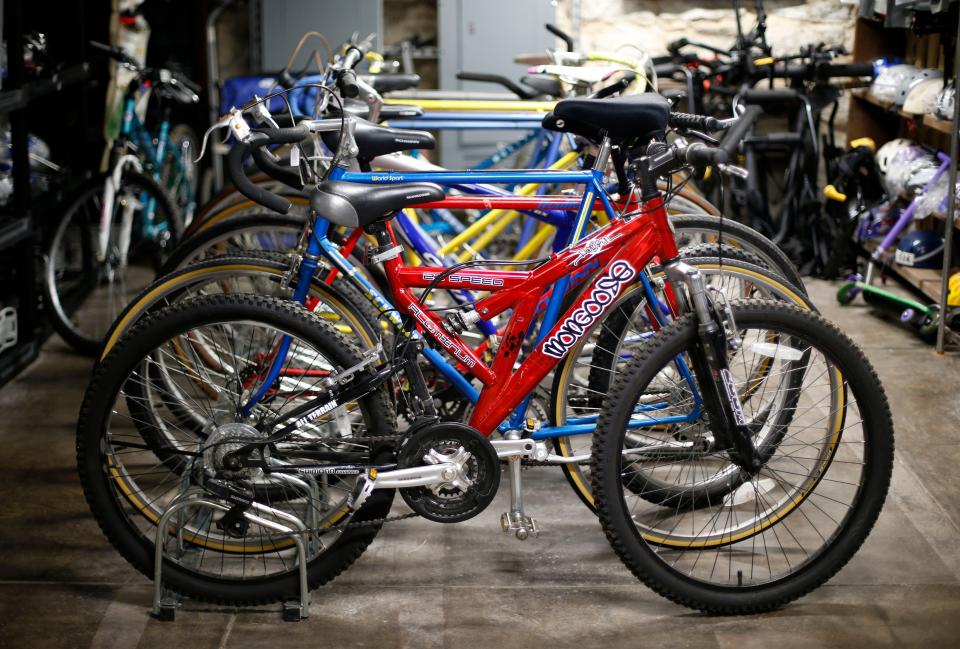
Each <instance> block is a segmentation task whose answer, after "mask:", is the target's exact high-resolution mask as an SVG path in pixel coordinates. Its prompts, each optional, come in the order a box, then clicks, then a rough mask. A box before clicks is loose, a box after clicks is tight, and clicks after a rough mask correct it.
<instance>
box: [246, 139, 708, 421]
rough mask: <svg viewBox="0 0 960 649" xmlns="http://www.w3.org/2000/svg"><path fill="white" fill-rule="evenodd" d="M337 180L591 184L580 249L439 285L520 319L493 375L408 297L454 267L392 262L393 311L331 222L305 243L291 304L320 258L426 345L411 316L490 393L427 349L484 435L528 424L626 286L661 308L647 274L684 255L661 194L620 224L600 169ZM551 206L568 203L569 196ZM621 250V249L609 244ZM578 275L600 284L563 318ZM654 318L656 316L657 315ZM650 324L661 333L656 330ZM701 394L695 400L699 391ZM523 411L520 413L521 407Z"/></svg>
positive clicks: (582, 211) (276, 368)
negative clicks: (653, 265)
mask: <svg viewBox="0 0 960 649" xmlns="http://www.w3.org/2000/svg"><path fill="white" fill-rule="evenodd" d="M607 148H608V147H607ZM605 158H606V155H605V154H604V153H603V152H601V155H600V156H598V161H600V160H603V163H602V164H598V165H597V167H600V168H602V166H603V165H605ZM331 177H334V178H336V179H339V180H344V181H347V180H351V181H354V182H360V181H362V180H367V181H372V182H374V183H386V184H392V183H402V182H416V181H427V180H430V181H433V182H437V181H440V182H442V183H447V184H451V183H464V182H504V183H506V182H522V181H533V182H544V183H578V184H584V185H586V190H585V191H584V194H583V196H582V198H581V199H580V205H579V208H578V211H577V216H576V222H575V225H574V229H573V232H574V235H575V240H576V241H578V242H579V243H576V244H575V245H572V246H570V247H568V248H566V249H564V250H562V251H560V252H559V253H554V255H552V256H551V259H550V260H549V261H547V262H545V263H544V264H542V265H541V266H539V267H538V268H537V269H536V270H533V271H461V272H457V273H454V274H452V275H449V276H448V277H446V278H444V279H442V280H440V281H439V282H438V283H437V285H436V288H440V289H451V290H470V289H473V290H476V289H478V288H481V289H482V290H485V291H489V292H490V293H491V294H490V295H489V296H487V297H485V298H483V299H481V300H479V301H478V302H477V303H476V304H475V305H474V307H475V308H476V310H477V312H478V313H479V314H481V316H482V318H483V319H489V318H493V317H495V316H497V315H499V314H501V313H503V312H505V311H507V310H512V311H513V314H512V316H511V318H510V320H509V323H508V324H507V326H506V330H505V331H504V334H503V342H502V343H501V345H500V346H499V349H498V351H497V354H496V356H495V357H494V360H493V363H492V365H491V366H489V367H488V366H487V365H486V364H485V363H484V362H483V361H482V360H481V359H480V358H479V356H478V355H477V353H476V351H475V350H473V349H471V348H470V347H469V346H468V345H467V344H466V343H465V342H464V341H463V340H462V339H461V338H460V337H459V336H455V335H451V334H449V333H448V332H447V331H446V330H445V328H444V326H443V324H442V323H441V320H440V319H439V318H438V317H437V316H436V315H434V314H432V313H430V312H428V311H426V310H424V309H422V308H421V305H420V303H419V301H418V300H417V299H416V297H415V296H414V295H413V293H412V292H411V289H413V288H418V287H420V288H422V287H426V286H428V285H430V284H431V282H433V281H434V280H435V279H436V278H437V277H438V275H440V274H441V273H444V272H445V271H447V270H448V269H447V268H444V267H432V266H431V267H426V266H416V267H409V266H404V265H403V264H402V263H401V262H400V261H399V259H397V258H396V257H394V258H393V259H390V260H389V261H387V262H386V264H385V266H386V270H387V274H388V278H389V281H390V284H391V287H392V288H393V291H394V294H395V295H396V296H397V299H398V302H399V305H398V306H394V305H393V304H391V303H390V302H389V301H388V300H387V299H386V298H385V297H384V296H383V295H382V294H380V293H379V291H377V289H376V288H375V287H374V286H373V285H372V284H371V283H370V282H369V281H368V280H366V279H365V278H364V277H363V276H362V274H360V273H359V272H358V271H357V270H356V268H354V267H353V266H352V264H350V262H349V261H348V260H347V258H346V257H345V256H344V255H343V254H341V251H340V248H339V247H338V246H337V244H334V243H333V242H332V241H330V240H329V239H328V238H327V233H328V231H329V227H330V223H329V222H328V221H326V220H324V219H322V218H317V219H316V221H315V223H314V226H313V229H312V231H311V233H310V237H309V240H308V243H307V250H306V254H305V255H304V257H303V260H302V262H301V266H300V271H299V272H300V274H299V277H298V279H297V286H296V288H295V290H294V295H293V299H295V300H297V301H299V302H303V301H304V300H305V298H306V295H307V290H308V288H309V282H310V277H312V275H313V273H314V271H315V270H316V267H317V266H318V258H319V257H321V256H322V257H324V258H326V259H327V260H328V261H329V262H330V263H331V264H332V265H333V267H334V268H335V269H337V271H338V272H340V273H343V274H344V275H345V276H346V277H347V278H348V279H349V281H351V282H352V283H354V284H355V285H356V286H357V288H358V289H360V290H361V291H362V293H363V294H364V295H365V296H366V297H367V299H368V300H370V302H371V303H372V304H374V305H375V306H376V307H377V309H378V310H379V311H380V313H381V314H382V315H383V316H384V317H385V318H386V319H387V320H388V321H389V322H390V323H391V324H393V325H394V327H395V328H396V329H397V330H398V331H399V332H402V334H403V335H406V336H408V337H409V338H410V339H411V340H420V339H421V338H422V335H421V334H420V333H419V332H418V331H410V330H408V329H407V328H405V327H404V322H403V318H402V317H401V315H400V313H401V312H403V313H406V314H408V315H411V316H413V317H414V318H415V319H416V320H417V322H418V324H419V326H420V328H421V329H422V330H423V331H424V332H426V334H427V335H429V336H430V337H431V338H432V339H433V340H434V341H436V342H437V344H438V345H439V346H440V347H442V348H443V349H445V350H446V351H447V352H449V353H450V354H451V355H452V356H453V357H454V358H456V359H457V361H458V362H459V364H460V365H462V366H464V367H466V369H467V370H468V371H470V372H471V373H472V374H473V375H474V376H475V377H476V378H477V379H479V381H480V382H481V383H482V384H483V388H482V389H481V390H480V391H479V392H478V391H477V390H476V389H475V388H474V387H473V385H472V384H471V383H470V382H469V381H468V380H467V379H466V378H465V377H464V376H463V375H462V374H461V372H460V371H459V370H458V369H457V368H456V367H455V366H454V365H452V364H451V363H449V362H448V361H447V360H446V359H445V358H444V357H443V356H442V355H441V354H440V353H439V352H437V351H436V350H434V349H431V348H429V347H424V348H423V349H422V354H423V355H424V356H425V357H426V358H427V360H429V361H430V362H431V364H433V365H434V366H435V367H436V369H437V370H438V371H439V372H440V373H441V374H442V375H443V376H444V377H446V378H447V379H448V380H450V381H451V384H452V385H453V386H454V387H456V388H457V389H458V390H459V391H460V392H461V393H462V394H464V396H465V397H467V398H468V399H470V400H471V401H474V402H475V403H476V404H477V407H476V408H475V410H474V415H473V417H472V419H471V422H470V423H471V425H473V426H474V427H475V428H477V429H478V430H480V431H481V432H482V433H483V434H485V435H490V434H491V433H492V432H493V431H494V430H497V429H499V430H501V431H505V430H510V429H516V428H518V427H519V425H520V424H521V423H522V421H523V415H524V412H525V410H526V408H525V403H526V400H527V399H528V398H529V396H528V395H529V394H530V393H531V392H532V391H533V390H534V389H535V387H536V385H537V384H538V383H539V382H540V381H541V380H543V378H544V377H545V376H546V375H547V374H548V373H549V372H550V371H551V370H552V369H553V368H554V367H555V366H556V365H557V364H558V363H559V362H560V361H561V360H562V359H563V358H564V356H565V352H566V351H568V350H569V349H570V347H572V346H573V345H574V344H575V343H576V341H577V340H579V338H580V337H581V336H582V334H583V333H584V332H585V330H586V329H587V328H588V327H589V325H590V324H592V323H593V322H596V321H597V320H599V319H601V318H602V317H603V316H604V315H605V313H606V311H607V309H608V308H609V307H610V305H612V304H613V303H614V302H615V301H616V298H617V296H618V295H619V294H620V292H621V290H622V289H623V288H625V287H626V286H629V285H632V284H633V283H634V281H635V280H636V279H638V278H639V279H640V281H641V282H642V283H643V285H644V290H645V291H646V292H647V297H648V299H649V300H651V303H656V301H657V299H658V298H657V296H656V295H655V294H654V292H653V287H652V286H651V285H650V283H649V282H648V281H647V279H646V277H645V276H644V274H643V273H642V270H643V269H644V267H645V266H646V265H647V264H648V263H649V262H650V261H651V260H652V259H654V258H659V259H661V260H667V259H673V258H674V257H676V255H677V254H678V253H677V248H676V243H675V241H674V239H673V234H672V230H671V229H670V225H669V221H668V218H667V213H666V209H665V207H664V204H663V200H662V197H661V196H657V197H656V198H654V199H651V200H649V201H647V202H645V203H643V204H642V205H641V206H640V211H639V213H640V214H646V215H647V217H646V218H631V219H618V218H616V217H617V215H616V213H615V212H614V209H613V206H612V205H611V203H610V200H609V198H608V197H607V195H606V193H605V191H604V190H603V187H602V177H603V176H602V172H601V171H600V169H599V168H596V167H595V168H594V169H591V170H587V171H570V172H545V171H537V170H533V171H494V172H432V173H411V174H402V175H401V174H382V173H365V172H359V173H358V172H348V171H344V170H342V169H337V170H335V171H334V172H333V173H332V174H331ZM550 198H551V197H544V199H542V200H545V201H549V200H550ZM552 198H556V199H558V200H563V199H567V197H552ZM597 199H599V201H600V203H601V204H602V206H603V208H604V210H605V211H606V212H607V214H608V216H610V217H611V218H612V219H614V220H613V221H612V223H611V224H610V225H609V226H608V227H606V228H604V229H603V230H598V231H597V232H594V233H593V234H592V235H591V236H590V237H587V238H586V239H583V237H582V234H583V230H584V228H585V225H586V222H587V220H588V218H589V216H590V214H591V213H592V212H593V210H594V207H595V204H594V203H595V200H597ZM567 200H569V199H567ZM564 207H566V205H564ZM384 236H388V237H389V239H390V241H393V242H395V239H394V238H393V234H392V230H391V229H390V228H389V226H385V228H384ZM581 239H582V240H581ZM614 242H616V244H615V245H611V244H613V243H614ZM621 242H622V243H621ZM584 262H586V263H584ZM577 273H580V274H582V275H590V274H593V279H592V281H591V282H590V284H589V285H588V286H587V287H586V288H585V290H584V291H583V292H582V293H581V295H580V297H579V298H578V299H577V300H576V301H575V302H574V303H573V304H572V305H571V306H570V307H569V308H568V309H567V311H566V312H565V313H564V314H563V317H562V319H561V318H560V317H559V316H560V308H561V303H562V300H563V297H564V295H565V293H566V288H567V286H568V284H569V282H570V281H571V277H572V276H573V275H574V274H577ZM551 287H552V288H551ZM548 289H549V298H548V301H547V306H546V309H545V311H544V314H543V319H542V321H541V324H540V329H539V334H538V337H537V340H536V344H535V348H534V349H533V351H532V352H531V353H530V354H529V355H528V356H527V357H526V358H525V359H524V361H523V363H522V364H521V365H520V366H519V368H517V370H516V371H513V367H514V364H515V363H516V361H517V358H518V356H519V354H520V351H521V349H522V347H523V345H522V343H523V341H524V340H525V339H526V335H527V332H528V331H529V330H530V329H531V328H532V326H533V324H534V321H535V319H536V316H537V314H538V311H539V309H538V305H539V304H540V303H541V300H542V297H543V296H544V295H545V294H546V293H547V291H548ZM666 296H667V306H668V308H669V310H670V312H671V313H673V314H676V313H677V310H678V309H677V306H676V302H675V300H674V297H673V293H672V290H671V289H669V288H668V289H667V291H666ZM655 317H659V316H658V315H657V314H655ZM653 324H654V326H657V325H658V324H659V323H653ZM288 346H289V339H284V340H282V341H281V343H280V346H279V348H278V351H277V355H276V356H275V359H274V362H273V364H272V366H271V368H270V371H269V372H268V374H267V378H266V380H265V381H264V383H263V386H262V387H261V388H260V390H259V391H258V392H257V393H256V394H255V395H254V396H253V397H252V398H251V400H250V402H248V403H247V404H246V405H245V406H244V411H247V412H249V411H250V410H251V409H252V408H253V406H254V404H255V403H256V402H257V401H258V400H259V399H260V398H262V397H263V396H264V395H265V394H266V392H267V390H268V387H269V385H271V384H272V383H273V381H274V380H276V378H277V377H278V376H279V373H280V368H281V366H282V361H283V359H284V358H285V356H286V353H287V349H288ZM678 368H679V370H680V371H681V373H682V375H683V376H685V377H687V378H688V380H689V381H690V383H691V388H692V389H693V381H692V377H691V375H690V372H689V370H688V369H687V368H686V367H685V365H683V361H682V360H679V361H678ZM694 393H695V394H696V391H695V389H694ZM699 405H700V404H699V400H698V401H697V402H696V403H695V408H694V410H693V412H691V414H690V415H686V416H682V417H680V416H678V417H672V418H671V417H666V418H662V420H656V421H657V422H658V423H662V424H667V423H677V422H679V421H689V420H691V418H695V417H696V416H698V414H699ZM518 406H522V407H520V408H518ZM658 407H663V406H662V405H659V404H652V405H650V406H645V407H644V408H647V409H649V410H650V411H655V410H657V409H658ZM511 411H513V416H512V417H509V420H508V416H509V415H510V413H511ZM651 421H652V420H651V419H646V420H643V421H638V422H636V426H638V427H639V426H640V425H641V424H642V425H644V426H649V425H651ZM594 427H595V422H594V421H592V420H587V419H584V420H582V421H581V420H577V421H576V422H574V423H571V424H568V425H564V426H556V427H544V428H541V429H540V430H538V431H536V432H534V433H533V438H534V439H548V438H554V437H565V436H568V435H576V434H589V433H591V432H592V431H593V429H594Z"/></svg>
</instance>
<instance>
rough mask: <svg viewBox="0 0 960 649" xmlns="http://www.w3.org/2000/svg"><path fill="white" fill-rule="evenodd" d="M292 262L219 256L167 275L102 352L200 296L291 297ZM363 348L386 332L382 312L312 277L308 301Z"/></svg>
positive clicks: (140, 299)
mask: <svg viewBox="0 0 960 649" xmlns="http://www.w3.org/2000/svg"><path fill="white" fill-rule="evenodd" d="M289 270H290V261H289V259H288V258H286V257H283V256H281V255H275V254H271V253H263V252H261V253H258V252H255V251H251V252H248V253H245V254H244V255H243V256H229V257H216V258H213V259H209V260H206V261H202V262H198V263H195V264H191V265H189V266H186V267H185V268H181V269H179V270H176V271H174V272H172V273H170V274H168V275H164V276H163V277H161V278H160V279H158V280H157V281H155V282H154V283H153V284H151V285H150V286H148V287H147V288H145V289H144V290H143V291H142V292H141V293H140V295H138V296H137V297H135V298H134V299H133V300H131V301H130V303H129V304H128V305H127V306H126V308H124V310H123V312H122V313H121V314H120V315H119V316H118V317H117V320H116V321H115V322H114V324H113V326H112V327H111V329H110V331H109V332H108V333H107V335H106V337H105V341H106V342H105V345H104V349H103V352H102V356H105V355H106V354H107V353H109V352H110V348H111V347H112V346H113V344H114V343H116V341H117V340H118V339H119V338H120V336H122V335H123V334H124V333H125V332H126V331H127V330H129V329H130V328H131V327H132V326H134V325H135V324H136V323H137V322H138V321H139V320H141V319H142V318H144V317H145V316H147V315H149V314H150V313H154V312H156V311H159V310H160V309H162V308H163V307H166V306H169V305H171V304H174V303H175V302H179V301H182V300H185V299H188V298H191V297H197V296H199V295H215V294H221V293H250V294H255V295H265V296H272V297H283V298H288V299H289V287H288V285H287V277H286V275H287V273H288V272H289ZM305 306H306V307H307V308H308V310H310V311H311V312H313V313H315V314H317V315H318V316H319V317H321V318H322V319H323V320H325V321H326V322H328V323H330V324H331V325H333V327H334V328H335V329H336V330H337V331H338V332H339V333H340V334H342V335H344V336H346V337H347V338H349V339H350V340H351V341H352V342H353V343H354V344H356V345H357V346H358V347H360V348H361V349H372V348H374V347H376V346H377V343H378V341H379V339H380V338H382V337H384V336H386V335H387V334H388V331H387V330H386V329H385V328H384V327H383V326H382V324H381V322H380V317H379V316H380V314H379V312H378V311H377V310H376V309H375V308H374V307H373V305H371V304H370V302H369V301H368V300H367V299H366V298H364V297H363V296H362V295H361V294H360V292H359V291H358V290H357V289H355V288H354V287H353V286H352V285H351V284H350V283H349V282H346V281H343V280H342V279H341V278H337V280H336V281H334V283H333V286H328V285H327V284H325V283H324V282H323V281H322V279H321V278H319V277H317V278H314V281H313V282H311V284H310V291H309V294H308V297H307V302H306V305H305Z"/></svg>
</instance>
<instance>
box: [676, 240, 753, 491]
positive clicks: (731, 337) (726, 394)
mask: <svg viewBox="0 0 960 649" xmlns="http://www.w3.org/2000/svg"><path fill="white" fill-rule="evenodd" d="M664 272H665V274H666V276H667V278H668V279H669V280H670V283H671V284H674V285H675V286H680V285H684V286H686V289H687V293H688V294H689V296H690V301H691V303H692V307H693V313H694V315H695V317H696V320H697V338H698V343H699V344H697V345H694V346H693V348H692V349H691V350H690V357H691V361H692V365H693V373H694V376H695V377H696V381H697V386H698V387H699V391H700V395H701V398H702V399H703V405H704V408H705V410H706V414H707V417H708V418H709V421H710V427H711V430H712V431H713V433H714V438H715V439H716V441H717V447H718V448H719V449H720V450H726V451H728V452H729V453H730V457H731V459H733V461H734V462H735V463H736V464H737V465H738V466H739V467H740V468H741V469H744V470H745V471H748V472H750V473H753V472H755V471H756V470H757V469H759V468H760V467H761V465H762V462H761V459H760V456H759V454H758V453H757V449H756V446H755V445H754V443H753V436H752V435H751V433H750V430H749V428H748V427H747V423H746V417H745V416H744V413H743V406H742V404H741V403H740V397H739V395H738V393H737V388H736V384H735V383H734V381H733V376H732V375H731V373H730V367H729V365H728V363H727V349H728V348H731V349H737V348H738V347H739V346H740V344H741V341H740V340H739V337H738V336H737V329H736V326H735V324H734V323H733V322H732V319H733V316H732V314H731V313H729V311H728V312H727V313H725V314H719V313H717V309H716V307H715V305H714V303H713V301H712V300H711V299H710V296H709V294H708V292H707V288H706V285H705V284H704V282H703V276H702V275H701V274H700V271H698V270H697V269H696V268H694V267H692V266H690V265H689V264H685V263H683V262H682V261H679V260H677V259H674V260H671V261H669V262H667V263H665V264H664ZM691 387H692V386H691Z"/></svg>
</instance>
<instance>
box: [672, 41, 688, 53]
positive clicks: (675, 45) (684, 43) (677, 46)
mask: <svg viewBox="0 0 960 649" xmlns="http://www.w3.org/2000/svg"><path fill="white" fill-rule="evenodd" d="M689 44H690V41H688V40H687V39H686V38H678V39H677V40H675V41H672V42H670V43H667V51H668V52H671V53H674V54H676V53H677V52H678V51H679V50H680V49H681V48H683V47H686V46H687V45H689Z"/></svg>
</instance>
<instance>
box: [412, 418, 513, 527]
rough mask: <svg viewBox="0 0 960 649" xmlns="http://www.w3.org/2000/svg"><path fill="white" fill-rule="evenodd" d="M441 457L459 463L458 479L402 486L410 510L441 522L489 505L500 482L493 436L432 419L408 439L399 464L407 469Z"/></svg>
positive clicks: (473, 513)
mask: <svg viewBox="0 0 960 649" xmlns="http://www.w3.org/2000/svg"><path fill="white" fill-rule="evenodd" d="M441 461H449V462H455V463H457V465H458V466H459V467H460V470H459V471H458V477H457V479H455V480H453V481H450V482H444V483H442V484H440V485H436V486H433V487H409V488H406V489H401V490H400V495H401V496H402V497H403V500H404V502H406V503H407V505H408V506H409V507H410V509H412V510H413V511H415V512H416V513H418V514H420V515H421V516H423V517H424V518H426V519H428V520H431V521H434V522H437V523H459V522H460V521H465V520H467V519H469V518H473V517H474V516H476V515H477V514H479V513H480V512H482V511H483V510H484V509H486V508H487V505H489V504H490V503H491V502H492V501H493V497H494V496H496V494H497V489H498V487H499V486H500V461H499V459H498V458H497V451H496V450H495V449H494V448H493V445H492V444H491V443H490V441H489V440H488V439H487V438H486V437H484V436H483V435H481V434H480V433H479V432H477V430H476V429H474V428H471V427H470V426H467V425H466V424H461V423H457V422H438V423H435V424H429V425H427V426H424V427H423V428H421V429H420V430H418V431H417V432H416V433H414V434H413V435H412V436H411V437H410V438H409V439H408V440H407V441H406V442H405V443H404V445H403V448H401V449H400V453H399V455H398V457H397V466H398V468H401V469H405V468H410V467H415V466H423V465H425V464H437V463H438V462H441Z"/></svg>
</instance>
